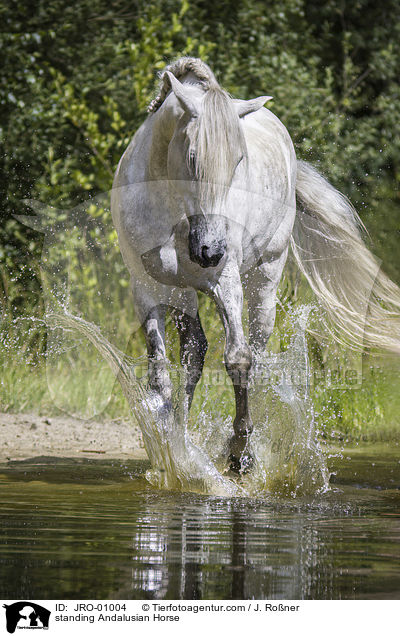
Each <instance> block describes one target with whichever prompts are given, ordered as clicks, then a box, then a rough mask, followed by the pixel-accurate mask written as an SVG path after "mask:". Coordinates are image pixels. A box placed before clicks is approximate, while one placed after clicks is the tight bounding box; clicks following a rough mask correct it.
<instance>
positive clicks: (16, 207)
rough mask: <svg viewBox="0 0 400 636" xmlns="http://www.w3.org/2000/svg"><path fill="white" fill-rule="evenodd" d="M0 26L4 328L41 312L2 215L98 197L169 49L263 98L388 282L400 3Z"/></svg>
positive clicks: (61, 10) (29, 16)
mask: <svg viewBox="0 0 400 636" xmlns="http://www.w3.org/2000/svg"><path fill="white" fill-rule="evenodd" d="M0 24H1V34H0V44H1V47H0V50H1V58H2V59H1V77H0V104H1V115H0V133H1V153H0V191H1V195H0V200H1V212H0V214H1V222H0V271H1V280H0V303H1V308H2V313H3V316H5V317H6V318H5V319H6V320H12V319H13V318H15V317H18V316H20V315H21V314H37V315H41V313H42V312H43V298H42V294H41V289H40V276H39V269H38V263H39V262H40V258H41V250H42V241H43V238H42V235H41V234H39V233H38V232H36V231H34V230H33V229H30V228H29V227H26V226H24V225H22V224H21V223H19V222H18V221H17V220H16V219H15V218H14V217H13V214H15V213H17V214H21V213H22V214H24V213H31V211H30V210H29V208H27V207H26V205H25V204H24V203H23V202H22V201H23V199H26V198H31V199H38V200H40V201H43V202H45V203H47V204H50V205H53V206H56V207H58V208H64V209H69V208H71V207H74V206H76V205H78V204H79V203H80V202H82V201H84V200H87V199H88V198H89V197H90V196H94V195H96V194H97V193H99V192H103V191H107V190H109V189H110V188H111V183H112V175H113V172H114V170H115V168H116V165H117V162H118V160H119V158H120V156H121V154H122V152H123V150H124V149H125V147H126V146H127V144H128V142H129V139H130V138H131V136H132V134H133V133H134V132H135V130H136V129H137V127H138V126H139V125H140V124H141V122H142V121H143V119H144V118H145V116H146V106H147V104H148V102H149V101H150V99H151V97H152V95H153V93H154V90H155V82H156V80H155V77H156V72H157V71H158V70H160V69H162V68H163V67H164V66H165V64H166V63H167V62H169V61H171V59H173V58H175V57H178V56H180V55H191V56H199V57H202V58H203V59H204V60H205V61H207V62H208V63H209V65H210V66H211V67H212V69H213V70H214V71H215V73H216V75H217V78H218V79H219V81H220V83H221V84H222V85H223V86H224V87H225V88H226V89H227V90H228V91H229V92H230V93H231V94H232V95H233V96H235V97H239V98H250V97H255V96H257V95H261V94H270V95H273V97H274V101H273V102H271V103H270V106H269V107H270V108H271V109H272V110H273V112H274V113H275V114H276V115H277V116H278V117H279V118H280V119H281V120H282V121H283V123H284V124H285V125H286V127H287V128H288V130H289V132H290V134H291V136H292V139H293V141H294V143H295V147H296V151H297V154H298V157H299V158H302V159H305V160H307V161H311V162H312V163H313V164H314V165H316V166H317V167H318V169H319V170H320V171H322V172H323V173H324V174H325V176H327V177H328V179H329V180H330V181H331V182H332V183H333V184H334V185H335V186H336V187H338V188H339V189H340V190H341V191H342V192H343V193H345V194H346V195H347V196H348V197H349V198H350V199H351V200H352V202H353V203H354V204H355V206H356V208H357V210H358V212H359V213H360V215H361V217H362V219H363V221H364V223H365V225H366V226H367V228H368V230H369V233H370V246H371V248H372V250H373V251H374V253H375V254H376V255H377V256H378V257H379V258H380V259H381V260H382V261H383V264H384V269H385V270H386V272H387V273H388V274H389V275H390V276H391V277H392V278H393V279H394V280H396V281H397V282H400V250H399V248H398V242H399V228H400V197H399V188H398V184H399V180H400V139H399V135H398V131H399V128H400V126H399V123H400V112H399V83H398V77H399V70H400V2H399V1H398V0H386V1H385V2H383V3H378V2H376V0H353V1H352V2H350V1H345V0H326V1H325V2H323V3H321V2H319V0H267V1H264V2H261V1H257V0H244V1H242V2H236V0H235V1H232V0H222V1H220V2H209V1H205V0H190V1H189V0H156V1H152V2H142V1H132V2H126V1H123V0H112V1H110V0H107V1H106V0H78V1H77V2H73V3H67V2H65V0H48V1H47V2H44V1H43V2H35V1H32V0H31V1H30V2H26V3H21V2H16V1H15V2H14V1H12V0H8V1H6V2H5V3H3V4H2V6H1V8H0ZM90 213H91V212H90V210H89V214H90ZM92 213H93V215H94V216H95V215H96V214H98V211H96V210H95V209H94V210H93V212H92ZM102 214H103V215H108V214H109V212H108V211H107V210H103V211H102ZM125 277H126V275H125V273H123V274H121V290H120V291H121V295H122V294H123V295H124V296H126V294H127V290H126V281H125ZM38 346H39V345H38Z"/></svg>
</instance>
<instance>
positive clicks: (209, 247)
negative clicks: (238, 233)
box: [188, 217, 227, 268]
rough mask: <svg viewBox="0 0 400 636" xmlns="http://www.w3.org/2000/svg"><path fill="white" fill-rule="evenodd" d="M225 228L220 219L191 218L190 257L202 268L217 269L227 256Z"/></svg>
mask: <svg viewBox="0 0 400 636" xmlns="http://www.w3.org/2000/svg"><path fill="white" fill-rule="evenodd" d="M225 233H226V232H225V227H224V226H223V223H222V220H221V219H218V217H215V218H211V219H205V218H204V217H200V218H198V217H197V218H193V217H192V218H191V219H190V231H189V237H188V238H189V256H190V260H191V261H193V263H197V264H198V265H200V267H203V268H206V267H217V265H218V264H219V263H220V262H221V261H222V259H223V258H224V256H225V254H226V249H227V243H226V238H225Z"/></svg>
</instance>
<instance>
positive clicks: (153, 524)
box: [0, 447, 400, 600]
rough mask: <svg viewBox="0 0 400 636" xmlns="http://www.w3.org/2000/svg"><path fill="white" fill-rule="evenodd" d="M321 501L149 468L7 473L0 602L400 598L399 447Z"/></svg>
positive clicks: (63, 463)
mask: <svg viewBox="0 0 400 636" xmlns="http://www.w3.org/2000/svg"><path fill="white" fill-rule="evenodd" d="M334 461H335V462H336V465H335V466H334V467H333V468H334V469H335V471H336V477H335V483H334V485H333V486H334V487H333V490H331V491H330V492H327V493H324V494H320V495H317V496H315V497H314V498H299V499H296V500H290V499H277V498H263V499H255V498H231V499H229V498H226V497H225V498H222V497H209V496H203V495H194V494H189V493H177V492H171V491H158V490H155V489H154V488H152V487H151V486H150V485H149V484H148V482H147V481H146V480H145V478H144V474H145V471H146V469H147V468H148V464H146V462H133V461H131V462H127V463H126V464H123V465H122V464H121V462H118V461H115V462H112V461H111V460H109V461H108V462H107V461H104V460H102V461H96V460H54V459H51V460H50V459H46V458H42V459H36V460H34V461H33V460H31V461H25V462H23V461H18V462H9V463H8V464H7V465H5V466H2V467H1V470H0V502H1V509H0V516H1V526H0V546H1V547H0V597H2V598H5V599H7V598H27V599H35V598H36V599H37V598H39V599H49V598H52V599H54V598H71V599H73V598H93V599H97V598H98V599H107V598H113V599H118V598H124V599H129V598H133V599H140V598H146V599H151V598H155V599H156V598H157V599H180V598H181V599H204V600H206V599H248V598H257V599H260V598H269V599H340V598H343V599H348V598H350V599H351V598H384V599H385V598H386V599H394V598H400V490H399V485H400V463H399V449H398V448H397V447H394V448H392V449H391V450H390V452H389V451H388V450H387V449H386V450H384V449H379V448H375V449H373V450H371V449H367V450H364V451H363V452H360V451H359V450H354V452H353V453H352V454H351V459H347V458H346V457H344V458H343V459H336V460H334Z"/></svg>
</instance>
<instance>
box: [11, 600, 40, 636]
mask: <svg viewBox="0 0 400 636" xmlns="http://www.w3.org/2000/svg"><path fill="white" fill-rule="evenodd" d="M3 607H5V609H6V621H7V631H8V633H9V634H13V633H14V632H15V630H16V629H48V628H49V618H50V614H51V612H50V611H49V610H48V609H46V608H45V607H42V606H41V605H37V604H36V603H32V602H31V601H18V602H17V603H12V605H3Z"/></svg>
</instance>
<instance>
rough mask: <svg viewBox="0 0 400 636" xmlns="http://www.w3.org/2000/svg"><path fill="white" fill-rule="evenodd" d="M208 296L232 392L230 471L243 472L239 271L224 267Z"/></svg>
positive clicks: (244, 388) (247, 458)
mask: <svg viewBox="0 0 400 636" xmlns="http://www.w3.org/2000/svg"><path fill="white" fill-rule="evenodd" d="M212 295H213V297H214V299H215V302H216V304H217V307H218V309H219V312H220V314H221V318H222V321H223V324H224V328H225V334H226V345H225V354H224V358H225V367H226V370H227V373H228V375H229V377H230V378H231V380H232V384H233V388H234V392H235V402H236V417H235V420H234V422H233V430H234V435H233V437H232V439H231V440H230V455H229V460H230V464H231V468H232V469H233V470H235V471H237V472H239V471H240V472H244V471H246V470H247V469H249V468H250V466H251V464H252V462H253V460H252V457H251V454H250V451H249V439H250V435H251V433H252V431H253V424H252V421H251V417H250V413H249V402H248V381H249V371H250V368H251V352H250V348H249V347H248V345H247V343H246V340H245V337H244V332H243V324H242V310H243V291H242V284H241V280H240V275H239V271H238V268H237V267H236V266H235V265H231V266H229V265H228V266H226V267H225V269H224V271H223V273H222V274H221V276H220V278H219V280H218V283H217V285H216V286H215V288H214V289H213V293H212Z"/></svg>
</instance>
